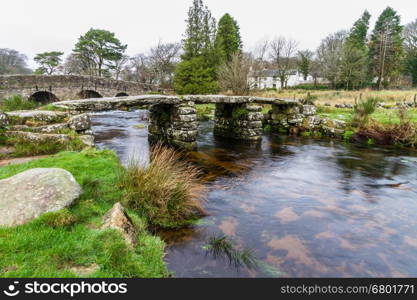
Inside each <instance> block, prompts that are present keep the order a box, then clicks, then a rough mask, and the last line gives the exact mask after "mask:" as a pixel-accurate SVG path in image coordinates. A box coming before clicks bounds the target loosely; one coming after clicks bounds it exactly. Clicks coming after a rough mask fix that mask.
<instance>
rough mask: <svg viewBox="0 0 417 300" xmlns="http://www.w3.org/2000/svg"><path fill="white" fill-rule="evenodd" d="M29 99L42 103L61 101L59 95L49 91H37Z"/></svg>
mask: <svg viewBox="0 0 417 300" xmlns="http://www.w3.org/2000/svg"><path fill="white" fill-rule="evenodd" d="M29 100H30V101H34V102H37V103H40V104H48V103H52V102H56V101H59V99H58V97H57V96H55V94H53V93H51V92H47V91H38V92H35V93H33V94H32V95H31V96H30V97H29Z"/></svg>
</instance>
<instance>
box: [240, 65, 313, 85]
mask: <svg viewBox="0 0 417 300" xmlns="http://www.w3.org/2000/svg"><path fill="white" fill-rule="evenodd" d="M288 74H289V75H288V77H287V82H285V83H284V86H285V87H289V86H296V85H300V84H312V83H314V79H313V77H312V76H311V75H308V76H307V80H304V76H303V74H301V73H300V72H299V71H297V70H291V71H289V73H288ZM248 81H249V85H250V87H251V88H252V89H273V88H276V89H280V88H281V81H280V79H279V76H278V70H273V69H269V70H268V69H265V70H263V71H253V72H251V73H250V74H249V77H248Z"/></svg>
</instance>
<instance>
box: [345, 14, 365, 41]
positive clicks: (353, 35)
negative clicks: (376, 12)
mask: <svg viewBox="0 0 417 300" xmlns="http://www.w3.org/2000/svg"><path fill="white" fill-rule="evenodd" d="M370 18H371V14H370V13H369V12H368V11H367V10H365V12H364V13H363V14H362V16H361V18H360V19H359V20H357V21H356V22H355V23H354V24H353V27H352V29H351V30H350V33H349V36H348V37H347V38H346V43H347V44H349V45H350V46H354V47H356V48H358V49H366V48H367V34H368V29H369V20H370Z"/></svg>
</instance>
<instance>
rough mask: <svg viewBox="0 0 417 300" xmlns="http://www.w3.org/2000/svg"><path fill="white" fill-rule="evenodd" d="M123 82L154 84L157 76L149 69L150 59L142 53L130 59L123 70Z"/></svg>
mask: <svg viewBox="0 0 417 300" xmlns="http://www.w3.org/2000/svg"><path fill="white" fill-rule="evenodd" d="M122 75H123V76H122V78H123V80H128V81H136V82H140V83H146V84H155V82H156V79H157V75H156V73H155V71H154V70H153V68H152V67H151V63H150V59H149V57H148V56H146V55H145V54H143V53H140V54H137V55H135V56H133V57H132V58H130V63H129V65H128V66H127V68H125V69H124V71H123V74H122Z"/></svg>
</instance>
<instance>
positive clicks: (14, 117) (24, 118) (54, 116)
mask: <svg viewBox="0 0 417 300" xmlns="http://www.w3.org/2000/svg"><path fill="white" fill-rule="evenodd" d="M7 115H8V117H9V123H10V124H12V125H29V126H40V125H47V124H54V123H62V122H63V121H65V120H66V119H67V118H68V115H69V114H68V113H66V112H60V111H48V110H19V111H12V112H8V113H7Z"/></svg>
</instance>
